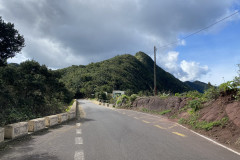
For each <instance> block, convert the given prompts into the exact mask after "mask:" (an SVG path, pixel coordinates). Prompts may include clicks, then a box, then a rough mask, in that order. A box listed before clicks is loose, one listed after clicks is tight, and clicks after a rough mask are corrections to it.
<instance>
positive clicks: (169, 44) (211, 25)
mask: <svg viewBox="0 0 240 160" xmlns="http://www.w3.org/2000/svg"><path fill="white" fill-rule="evenodd" d="M238 13H239V11H236V12H234V13H232V14H230V15H228V16H226V17H224V18H222V19H220V20H218V21H216V22H215V23H212V24H210V25H209V26H207V27H204V28H202V29H200V30H198V31H195V32H193V33H191V34H189V35H187V36H185V37H183V38H182V39H180V40H177V41H175V42H172V43H168V44H166V45H163V46H161V47H159V48H165V47H168V46H171V45H174V44H177V43H179V41H181V40H184V39H187V38H189V37H191V36H193V35H195V34H198V33H199V32H202V31H204V30H207V29H208V28H211V27H213V26H214V25H216V24H218V23H220V22H222V21H224V20H226V19H228V18H230V17H232V16H234V15H236V14H238Z"/></svg>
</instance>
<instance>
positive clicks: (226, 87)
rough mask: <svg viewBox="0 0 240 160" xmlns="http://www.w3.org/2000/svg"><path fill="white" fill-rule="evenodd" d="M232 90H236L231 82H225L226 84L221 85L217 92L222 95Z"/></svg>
mask: <svg viewBox="0 0 240 160" xmlns="http://www.w3.org/2000/svg"><path fill="white" fill-rule="evenodd" d="M233 89H236V88H235V86H234V83H233V81H227V82H226V83H222V84H221V85H220V86H219V91H220V92H224V93H226V92H227V91H230V90H233Z"/></svg>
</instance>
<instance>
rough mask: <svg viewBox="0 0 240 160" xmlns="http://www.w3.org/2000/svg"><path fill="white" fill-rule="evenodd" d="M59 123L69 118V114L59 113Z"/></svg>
mask: <svg viewBox="0 0 240 160" xmlns="http://www.w3.org/2000/svg"><path fill="white" fill-rule="evenodd" d="M57 116H58V123H62V122H65V121H67V120H68V114H67V113H61V114H58V115H57Z"/></svg>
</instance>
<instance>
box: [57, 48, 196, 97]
mask: <svg viewBox="0 0 240 160" xmlns="http://www.w3.org/2000/svg"><path fill="white" fill-rule="evenodd" d="M153 63H154V62H153V60H152V59H151V57H149V56H148V55H147V54H145V53H143V52H137V53H136V55H135V56H133V55H129V54H125V55H119V56H116V57H113V58H111V59H108V60H105V61H102V62H97V63H91V64H89V65H86V66H84V65H79V66H76V65H73V66H71V67H68V68H64V69H60V70H59V71H60V73H61V74H62V78H61V81H62V82H63V83H65V85H66V86H67V87H68V88H69V89H71V90H72V91H73V92H74V93H75V95H76V96H77V97H83V96H87V97H89V96H91V94H94V93H96V92H108V93H111V92H112V91H113V90H125V91H127V92H130V93H138V92H140V91H144V92H145V93H146V92H148V93H152V90H153ZM189 83H191V82H189ZM157 89H158V92H163V91H164V92H168V91H169V92H172V93H177V92H178V93H181V92H185V91H189V90H194V88H193V87H191V86H190V85H189V84H186V83H183V82H182V81H180V80H179V79H177V78H175V77H174V76H173V75H172V74H170V73H168V72H166V71H164V70H163V69H162V68H160V67H159V66H157Z"/></svg>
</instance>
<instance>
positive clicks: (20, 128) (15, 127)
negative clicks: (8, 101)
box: [4, 122, 28, 139]
mask: <svg viewBox="0 0 240 160" xmlns="http://www.w3.org/2000/svg"><path fill="white" fill-rule="evenodd" d="M26 134H28V122H19V123H14V124H9V125H7V126H5V127H4V137H5V138H9V139H13V138H16V137H19V136H23V135H26Z"/></svg>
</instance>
